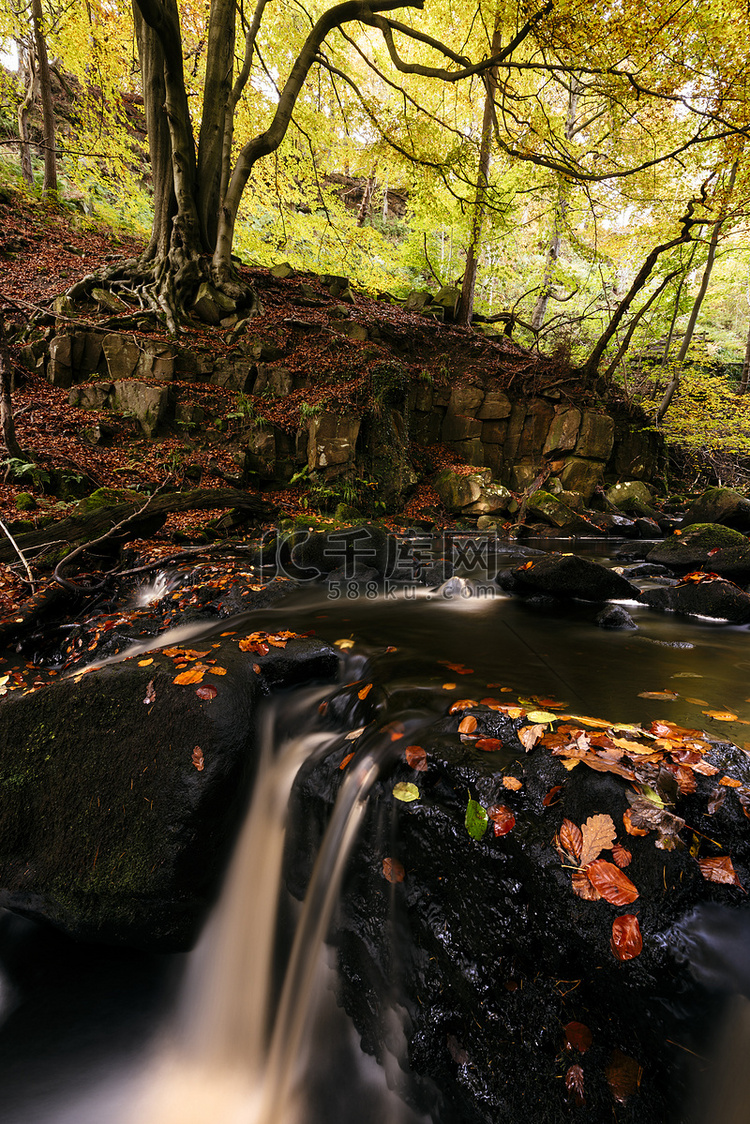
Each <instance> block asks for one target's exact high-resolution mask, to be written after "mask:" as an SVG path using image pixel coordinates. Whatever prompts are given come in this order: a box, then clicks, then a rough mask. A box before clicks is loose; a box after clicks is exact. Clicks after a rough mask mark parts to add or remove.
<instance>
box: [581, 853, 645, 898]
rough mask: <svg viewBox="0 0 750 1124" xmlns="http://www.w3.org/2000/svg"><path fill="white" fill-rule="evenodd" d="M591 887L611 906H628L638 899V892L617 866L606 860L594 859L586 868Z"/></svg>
mask: <svg viewBox="0 0 750 1124" xmlns="http://www.w3.org/2000/svg"><path fill="white" fill-rule="evenodd" d="M586 874H587V875H588V878H589V881H590V882H591V885H592V886H593V887H594V888H595V889H596V890H598V891H599V893H600V894H601V896H602V897H603V898H604V899H605V900H606V901H608V902H610V904H611V905H630V903H631V902H634V901H635V900H636V898H637V897H638V890H637V889H636V888H635V886H634V885H633V883H632V882H631V881H630V879H629V878H628V876H627V874H623V872H622V871H621V870H620V868H619V866H615V864H614V863H608V862H607V861H606V859H595V860H594V862H592V863H589V864H588V866H587V867H586Z"/></svg>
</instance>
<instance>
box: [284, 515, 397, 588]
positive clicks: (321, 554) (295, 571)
mask: <svg viewBox="0 0 750 1124" xmlns="http://www.w3.org/2000/svg"><path fill="white" fill-rule="evenodd" d="M395 541H396V540H394V539H392V538H389V536H388V534H387V533H386V531H385V530H384V529H383V528H382V527H379V526H378V525H377V524H372V523H362V524H360V525H358V526H355V527H347V528H342V529H340V530H335V531H314V532H309V531H307V530H303V529H300V530H299V531H298V532H295V533H294V534H293V535H291V536H290V537H289V538H288V539H287V540H285V542H284V544H283V545H282V548H281V561H282V564H283V566H284V572H285V573H286V574H287V575H288V576H290V577H295V578H296V579H297V580H300V581H317V580H318V579H319V578H321V577H323V576H324V575H326V574H330V573H331V572H332V571H334V570H339V569H340V568H343V572H344V576H346V574H348V573H351V574H352V575H353V574H354V573H355V571H357V570H359V571H360V572H361V571H362V569H363V568H365V567H366V568H367V569H374V570H376V571H377V573H378V574H380V575H385V574H386V573H388V572H389V570H390V569H391V568H392V566H393V564H394V563H395V553H394V550H392V547H393V546H394V544H395Z"/></svg>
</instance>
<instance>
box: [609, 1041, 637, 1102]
mask: <svg viewBox="0 0 750 1124" xmlns="http://www.w3.org/2000/svg"><path fill="white" fill-rule="evenodd" d="M606 1074H607V1082H608V1083H609V1087H610V1089H611V1091H612V1096H613V1097H614V1098H615V1100H616V1101H618V1102H619V1103H620V1104H625V1102H626V1101H627V1099H628V1097H632V1096H633V1094H634V1093H637V1092H638V1090H639V1088H640V1085H641V1077H642V1076H643V1070H642V1068H641V1067H640V1066H639V1064H638V1062H637V1061H636V1060H635V1058H629V1057H628V1055H627V1054H623V1053H622V1052H621V1051H620V1050H613V1051H612V1055H611V1057H610V1059H609V1065H608V1066H607V1069H606Z"/></svg>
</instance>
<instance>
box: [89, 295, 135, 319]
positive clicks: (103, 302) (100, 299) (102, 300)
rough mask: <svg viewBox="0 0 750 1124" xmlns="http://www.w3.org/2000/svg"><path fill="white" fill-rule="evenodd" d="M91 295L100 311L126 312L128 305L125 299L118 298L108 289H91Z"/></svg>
mask: <svg viewBox="0 0 750 1124" xmlns="http://www.w3.org/2000/svg"><path fill="white" fill-rule="evenodd" d="M91 296H92V298H93V299H94V300H95V301H96V303H97V304H98V305H99V308H100V310H101V311H102V312H112V313H115V314H117V313H118V312H127V310H128V306H127V304H126V303H125V301H123V300H120V298H119V297H118V296H116V295H115V294H114V293H110V291H109V290H108V289H92V290H91Z"/></svg>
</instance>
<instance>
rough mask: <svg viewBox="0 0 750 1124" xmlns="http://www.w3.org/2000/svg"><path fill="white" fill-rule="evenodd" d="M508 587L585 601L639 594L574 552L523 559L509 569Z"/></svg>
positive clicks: (601, 567) (608, 572)
mask: <svg viewBox="0 0 750 1124" xmlns="http://www.w3.org/2000/svg"><path fill="white" fill-rule="evenodd" d="M511 587H515V588H516V589H518V590H519V591H523V592H537V593H549V594H552V595H553V596H555V597H576V598H581V599H582V600H584V601H607V600H609V599H611V598H620V599H626V598H628V599H631V600H632V599H633V598H637V597H638V594H639V590H638V588H637V587H636V586H634V585H633V584H632V582H629V581H628V580H627V578H624V577H622V575H621V574H618V573H616V572H615V571H614V570H609V569H607V567H606V566H602V565H601V563H599V562H592V561H591V560H590V559H587V558H579V557H577V556H576V555H573V554H548V555H545V556H544V557H542V558H538V559H532V560H531V561H529V562H526V563H525V564H524V565H523V566H519V567H518V568H517V569H516V570H513V571H512V583H511Z"/></svg>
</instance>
